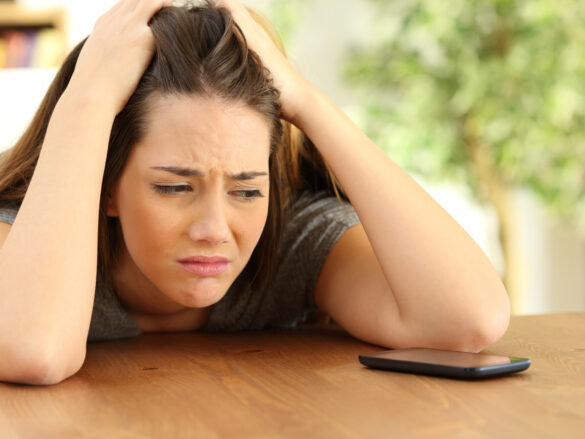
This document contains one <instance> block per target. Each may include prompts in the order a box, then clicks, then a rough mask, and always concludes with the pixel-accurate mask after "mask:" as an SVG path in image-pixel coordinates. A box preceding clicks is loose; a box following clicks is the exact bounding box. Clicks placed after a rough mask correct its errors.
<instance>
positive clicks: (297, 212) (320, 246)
mask: <svg viewBox="0 0 585 439" xmlns="http://www.w3.org/2000/svg"><path fill="white" fill-rule="evenodd" d="M17 212H18V210H17V208H9V207H5V208H0V222H5V223H9V224H12V223H13V222H14V219H15V217H16V214H17ZM358 223H359V219H358V217H357V214H356V213H355V211H354V209H353V207H352V206H351V205H350V204H349V203H341V202H339V200H338V199H337V198H334V197H330V196H327V195H326V194H325V193H317V194H314V193H309V192H306V193H304V194H303V195H302V196H300V197H299V198H298V199H297V200H296V201H295V202H294V203H293V205H292V206H290V207H289V208H288V209H287V211H286V216H285V220H284V234H283V237H282V241H281V246H280V249H279V252H278V256H277V257H278V262H277V264H276V271H275V273H274V276H273V278H272V280H271V282H270V284H269V285H268V286H267V287H265V288H264V289H263V290H256V291H254V290H253V289H252V288H251V286H250V284H249V283H248V282H246V281H245V280H243V278H241V277H240V278H238V279H236V281H235V282H234V283H233V285H232V286H231V287H230V289H229V290H228V292H227V293H226V295H225V296H224V298H223V299H222V300H220V301H219V302H218V303H216V304H215V305H214V306H213V309H212V312H211V315H210V317H209V320H208V322H207V324H206V325H205V327H204V328H203V330H204V331H209V332H231V331H244V330H255V329H266V328H291V327H294V326H296V324H297V323H299V322H300V321H303V320H304V319H306V318H307V317H308V316H310V315H311V314H312V313H313V312H315V311H317V308H316V305H315V302H314V290H315V285H316V283H317V279H318V277H319V274H320V272H321V268H322V267H323V264H324V262H325V259H326V258H327V256H328V254H329V252H330V250H331V248H332V247H333V245H334V244H335V243H336V242H337V240H338V239H339V238H340V237H341V235H343V233H344V232H345V231H346V230H347V229H349V228H350V227H352V226H354V225H356V224H358ZM140 334H141V330H140V328H139V327H138V325H137V324H136V322H135V321H134V320H132V319H131V318H130V316H129V315H128V313H127V312H126V310H125V309H124V307H123V306H122V304H121V303H120V300H119V299H118V296H117V294H116V293H115V291H113V290H112V289H111V288H108V287H107V286H105V284H104V283H103V282H101V281H100V280H99V279H98V282H97V285H96V295H95V300H94V305H93V312H92V316H91V325H90V329H89V337H88V340H89V341H96V340H112V339H118V338H125V337H133V336H137V335H140Z"/></svg>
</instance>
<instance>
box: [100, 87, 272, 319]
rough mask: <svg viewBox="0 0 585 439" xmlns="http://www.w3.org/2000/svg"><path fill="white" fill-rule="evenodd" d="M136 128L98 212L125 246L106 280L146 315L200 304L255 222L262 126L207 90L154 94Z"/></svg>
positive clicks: (236, 258) (264, 207)
mask: <svg viewBox="0 0 585 439" xmlns="http://www.w3.org/2000/svg"><path fill="white" fill-rule="evenodd" d="M146 126H147V131H146V135H145V136H144V138H143V139H142V141H140V142H139V143H138V144H137V145H136V146H135V147H134V148H133V149H132V151H131V153H130V156H129V158H128V161H127V163H126V165H125V168H124V170H123V172H122V174H121V176H120V179H119V181H118V182H117V184H116V185H115V187H114V188H113V190H112V191H111V193H110V195H111V198H110V199H109V204H108V215H109V216H117V217H119V221H120V224H121V227H122V233H123V237H124V244H125V245H124V246H123V247H124V248H123V251H122V255H121V257H120V265H119V267H117V268H116V271H117V273H115V274H114V282H115V283H119V285H116V287H117V288H118V293H119V294H120V296H121V297H122V299H123V300H125V301H126V302H127V303H128V302H130V303H133V304H134V306H135V307H136V308H138V309H142V310H143V311H147V312H150V313H153V312H161V313H167V312H168V313H170V312H175V311H180V310H181V309H184V308H186V307H191V308H203V307H207V306H209V305H212V304H214V303H216V302H218V301H219V300H220V299H221V298H222V297H223V296H224V294H225V293H226V291H227V289H228V288H229V286H230V285H231V284H232V282H233V281H234V280H235V278H236V277H237V276H238V275H239V274H240V272H241V271H242V269H243V268H244V266H245V265H246V263H247V262H248V260H249V259H250V256H251V254H252V251H253V250H254V247H255V246H256V244H257V242H258V240H259V238H260V235H261V233H262V230H263V228H264V224H265V222H266V216H267V213H268V195H269V190H270V187H269V175H268V158H269V151H270V127H269V124H268V122H267V120H266V119H265V118H264V117H263V116H262V115H260V114H259V113H258V112H257V111H255V110H253V109H252V108H250V107H248V106H246V105H244V104H240V103H233V102H225V101H223V100H221V99H220V98H217V97H201V96H164V97H162V96H160V97H158V96H157V97H154V98H152V101H151V107H150V110H149V113H148V119H147V123H146ZM117 280H118V281H119V282H116V281H117Z"/></svg>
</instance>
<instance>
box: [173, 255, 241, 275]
mask: <svg viewBox="0 0 585 439" xmlns="http://www.w3.org/2000/svg"><path fill="white" fill-rule="evenodd" d="M178 262H179V264H180V265H181V267H183V269H184V270H185V271H188V272H189V273H192V274H195V275H197V276H201V277H213V276H219V275H220V274H222V273H224V272H225V271H226V270H227V269H228V266H229V263H230V261H229V259H227V258H225V257H223V256H193V257H189V258H185V259H181V260H180V261H178Z"/></svg>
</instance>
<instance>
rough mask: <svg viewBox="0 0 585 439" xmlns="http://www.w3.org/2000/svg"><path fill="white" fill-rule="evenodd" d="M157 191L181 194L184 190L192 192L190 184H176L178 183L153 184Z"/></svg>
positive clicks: (166, 193)
mask: <svg viewBox="0 0 585 439" xmlns="http://www.w3.org/2000/svg"><path fill="white" fill-rule="evenodd" d="M152 187H153V189H154V190H155V191H157V192H158V193H161V194H165V195H168V194H181V193H183V192H190V191H192V189H191V186H189V185H188V184H176V185H166V184H155V185H153V186H152Z"/></svg>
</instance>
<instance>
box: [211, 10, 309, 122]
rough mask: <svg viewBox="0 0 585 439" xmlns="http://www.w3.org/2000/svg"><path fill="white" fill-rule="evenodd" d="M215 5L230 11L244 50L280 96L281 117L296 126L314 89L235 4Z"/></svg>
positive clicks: (249, 16)
mask: <svg viewBox="0 0 585 439" xmlns="http://www.w3.org/2000/svg"><path fill="white" fill-rule="evenodd" d="M215 4H216V5H218V6H223V7H225V8H227V9H229V10H230V11H231V13H232V16H233V17H234V19H235V21H236V23H237V24H238V25H239V26H240V28H241V29H242V31H243V33H244V36H245V37H246V41H247V42H248V46H249V47H250V49H252V50H253V51H254V52H256V53H257V54H258V55H259V56H260V59H261V60H262V63H263V64H264V66H265V67H266V68H268V70H270V72H271V73H272V78H273V80H274V83H275V85H276V88H278V90H279V91H280V95H281V97H280V105H281V113H282V117H283V118H284V119H286V120H288V121H289V122H292V123H296V120H297V118H298V116H299V113H300V111H301V110H302V109H303V108H304V105H303V102H304V101H305V99H306V96H308V93H312V92H314V91H315V90H316V89H315V88H314V87H313V85H312V84H311V83H310V82H309V81H308V80H307V79H305V78H304V77H303V76H302V75H301V74H300V73H299V71H298V70H297V69H295V67H294V66H293V65H292V64H291V63H290V61H289V60H288V59H287V58H286V56H285V55H284V54H283V53H282V52H281V51H280V50H279V49H278V47H276V45H275V44H274V42H273V41H272V39H271V38H270V36H269V35H268V34H267V32H266V31H265V30H264V29H263V28H262V26H260V25H259V24H258V23H257V22H256V20H254V18H253V17H252V16H251V15H250V13H249V12H248V10H247V9H246V7H245V6H244V5H243V4H242V3H240V1H239V0H215Z"/></svg>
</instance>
